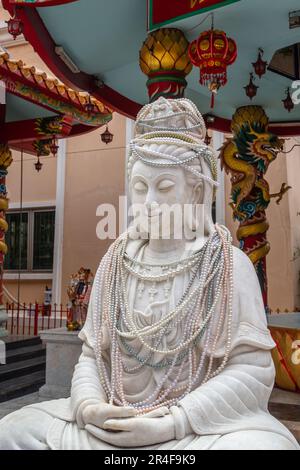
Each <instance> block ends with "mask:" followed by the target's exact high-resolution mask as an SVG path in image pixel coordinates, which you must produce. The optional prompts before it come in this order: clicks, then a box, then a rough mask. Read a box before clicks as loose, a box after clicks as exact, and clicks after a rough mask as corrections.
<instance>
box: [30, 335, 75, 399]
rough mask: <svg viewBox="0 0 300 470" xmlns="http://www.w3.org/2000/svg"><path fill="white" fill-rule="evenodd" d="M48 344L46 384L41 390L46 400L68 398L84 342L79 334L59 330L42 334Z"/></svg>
mask: <svg viewBox="0 0 300 470" xmlns="http://www.w3.org/2000/svg"><path fill="white" fill-rule="evenodd" d="M40 337H41V339H42V341H43V342H44V343H45V344H46V384H45V385H44V386H43V387H41V388H40V390H39V396H40V397H41V398H44V399H46V400H47V399H51V400H52V399H56V398H68V397H69V396H70V390H71V381H72V376H73V372H74V367H75V365H76V364H77V362H78V359H79V356H80V354H81V349H82V342H81V341H80V339H79V338H78V331H77V332H75V331H74V332H69V331H67V330H66V329H65V328H58V329H53V330H47V331H42V332H40Z"/></svg>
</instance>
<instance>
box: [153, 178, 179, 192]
mask: <svg viewBox="0 0 300 470" xmlns="http://www.w3.org/2000/svg"><path fill="white" fill-rule="evenodd" d="M174 186H175V183H174V181H172V180H162V181H160V182H159V184H158V186H157V187H158V189H159V190H160V191H169V190H170V189H172V188H173V187H174Z"/></svg>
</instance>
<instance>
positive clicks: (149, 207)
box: [145, 201, 159, 217]
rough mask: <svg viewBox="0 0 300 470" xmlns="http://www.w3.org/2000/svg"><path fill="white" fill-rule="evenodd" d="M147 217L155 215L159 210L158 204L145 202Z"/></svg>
mask: <svg viewBox="0 0 300 470" xmlns="http://www.w3.org/2000/svg"><path fill="white" fill-rule="evenodd" d="M145 207H146V211H147V215H148V216H150V217H151V215H153V214H155V213H157V212H158V210H159V204H158V203H157V202H156V201H147V202H146V204H145Z"/></svg>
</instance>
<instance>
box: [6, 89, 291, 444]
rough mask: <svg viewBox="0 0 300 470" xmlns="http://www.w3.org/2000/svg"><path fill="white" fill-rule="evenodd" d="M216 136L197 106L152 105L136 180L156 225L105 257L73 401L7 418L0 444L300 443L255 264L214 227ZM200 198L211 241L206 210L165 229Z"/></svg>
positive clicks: (133, 168)
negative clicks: (283, 400) (289, 419)
mask: <svg viewBox="0 0 300 470" xmlns="http://www.w3.org/2000/svg"><path fill="white" fill-rule="evenodd" d="M204 135H205V125H204V122H203V119H202V117H201V115H200V113H199V112H198V110H197V109H196V107H195V106H194V105H193V103H191V102H190V101H189V100H185V99H179V100H168V101H167V100H165V99H164V98H161V99H159V100H158V101H157V102H156V103H154V104H150V105H147V106H145V107H144V108H143V109H142V111H141V112H140V114H139V116H138V119H137V124H136V137H135V139H134V140H133V141H132V143H131V151H130V158H129V163H128V174H129V187H130V193H131V200H132V203H138V204H142V205H143V207H144V209H145V215H146V219H145V220H147V221H148V222H149V227H148V232H147V230H145V231H143V230H144V228H143V227H142V229H141V226H140V232H139V233H137V230H135V233H133V232H134V231H133V230H131V231H130V230H129V231H128V232H126V233H125V234H123V235H122V236H121V237H119V238H118V239H117V240H116V241H115V242H114V243H113V244H112V245H111V247H110V249H109V250H108V252H107V254H106V255H105V256H104V258H103V259H102V261H101V263H100V266H99V269H98V272H97V275H96V277H95V282H94V286H93V291H92V295H91V300H90V304H89V310H88V318H87V322H86V324H85V327H84V328H83V330H82V331H81V333H80V338H81V339H82V341H83V349H82V355H81V357H80V359H79V363H78V365H77V366H76V368H75V372H74V376H73V382H72V390H71V397H70V398H69V399H61V400H55V401H50V402H46V403H40V404H35V405H31V406H28V407H26V408H23V409H22V410H21V411H17V412H15V413H12V414H11V415H8V416H7V417H5V418H4V419H2V421H0V449H34V450H42V449H45V450H48V449H53V450H78V449H95V450H96V449H97V450H116V449H121V448H124V447H126V448H130V449H136V448H140V447H144V448H145V449H158V450H164V449H172V450H177V449H178V450H183V449H185V450H187V449H188V450H205V449H213V450H221V449H222V450H224V449H226V450H232V449H242V450H246V449H271V450H275V449H280V450H281V449H282V450H296V449H299V447H298V444H297V442H296V440H295V439H294V437H293V436H292V435H291V434H290V432H289V431H288V430H287V429H286V428H285V427H284V426H283V425H282V424H281V423H279V421H277V420H276V419H275V418H274V417H272V416H271V415H270V414H269V413H268V400H269V397H270V393H271V391H272V387H273V384H274V366H273V362H272V358H271V354H270V350H271V349H272V348H273V347H274V343H273V341H272V339H271V336H270V334H269V331H268V329H267V324H266V317H265V312H264V306H263V302H262V296H261V292H260V287H259V283H258V280H257V276H256V273H255V270H254V268H253V266H252V264H251V262H250V260H249V259H248V257H247V256H246V255H244V254H243V253H242V251H240V250H239V249H237V248H233V247H232V244H231V237H230V235H229V233H228V231H227V229H226V228H225V227H222V226H218V225H214V224H213V222H212V218H211V207H212V201H213V195H214V191H215V187H216V186H217V183H216V164H215V161H214V156H213V152H212V150H211V149H209V148H208V147H207V146H206V145H205V144H204V142H203V137H204ZM199 203H203V204H204V209H205V210H204V217H203V220H204V232H203V236H201V234H200V232H199V230H198V228H199V227H200V225H201V221H200V219H201V217H200V216H199V214H201V211H200V212H199V213H198V211H190V213H189V216H187V217H184V219H182V220H183V222H182V224H183V225H184V226H185V227H186V229H187V230H184V231H183V232H184V234H185V235H184V236H182V237H181V238H180V237H178V238H177V237H175V236H174V234H175V231H176V230H175V229H178V226H177V225H178V222H177V219H176V220H175V218H174V219H172V220H175V222H174V221H173V222H172V223H170V227H171V232H170V237H169V239H166V238H165V237H163V236H162V235H161V234H162V231H161V227H162V222H163V221H164V220H165V218H166V217H167V214H166V212H164V211H165V210H166V209H165V208H166V206H172V205H178V206H180V207H183V206H184V205H187V204H189V205H192V207H196V204H199ZM176 224H177V225H176ZM155 231H156V232H155ZM154 232H155V233H156V235H157V233H158V234H160V236H155V237H154V236H152V234H153V233H154ZM187 234H188V235H187ZM137 235H139V236H137ZM192 235H193V236H192Z"/></svg>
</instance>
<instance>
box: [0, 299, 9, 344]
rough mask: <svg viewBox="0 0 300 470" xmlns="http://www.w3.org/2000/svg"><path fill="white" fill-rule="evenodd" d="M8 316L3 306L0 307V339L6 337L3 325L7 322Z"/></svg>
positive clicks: (6, 332) (6, 333)
mask: <svg viewBox="0 0 300 470" xmlns="http://www.w3.org/2000/svg"><path fill="white" fill-rule="evenodd" d="M7 319H8V315H7V312H6V309H5V307H4V305H0V338H4V336H7V335H8V331H7V330H6V329H5V323H6V322H7Z"/></svg>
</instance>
